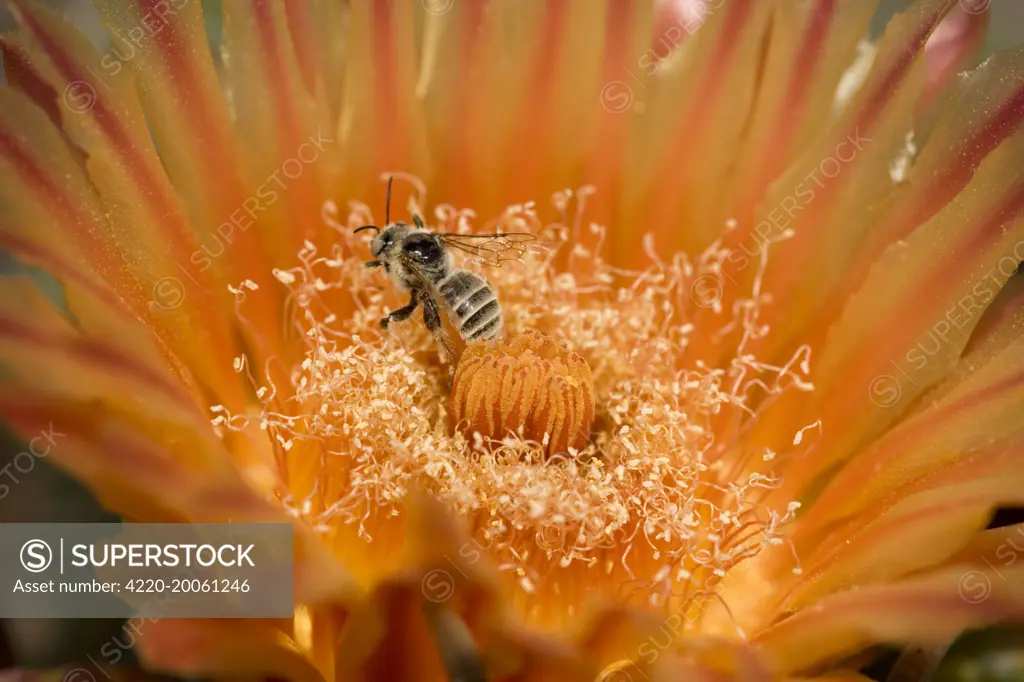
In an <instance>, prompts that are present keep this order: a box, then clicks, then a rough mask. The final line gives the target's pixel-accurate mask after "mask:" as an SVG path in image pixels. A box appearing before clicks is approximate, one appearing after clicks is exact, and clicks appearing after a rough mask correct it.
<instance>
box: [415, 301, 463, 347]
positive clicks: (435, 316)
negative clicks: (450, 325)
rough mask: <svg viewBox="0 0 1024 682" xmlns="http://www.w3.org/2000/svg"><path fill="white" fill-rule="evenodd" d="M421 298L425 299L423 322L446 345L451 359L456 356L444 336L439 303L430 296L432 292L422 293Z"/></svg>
mask: <svg viewBox="0 0 1024 682" xmlns="http://www.w3.org/2000/svg"><path fill="white" fill-rule="evenodd" d="M420 298H421V299H423V324H425V325H427V331H429V332H430V333H431V335H432V336H433V337H434V339H435V340H436V341H438V342H440V344H441V345H442V346H443V347H444V352H445V353H447V354H448V359H449V360H451V359H452V358H454V357H455V356H454V355H453V354H452V349H451V348H450V347H449V346H448V342H447V341H445V338H444V327H443V325H442V324H441V313H439V312H438V310H437V304H436V303H434V299H433V298H431V297H430V294H428V293H427V292H425V291H424V292H423V293H421V294H420Z"/></svg>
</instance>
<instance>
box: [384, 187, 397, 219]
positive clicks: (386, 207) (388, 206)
mask: <svg viewBox="0 0 1024 682" xmlns="http://www.w3.org/2000/svg"><path fill="white" fill-rule="evenodd" d="M394 181H395V176H393V175H390V176H388V194H387V198H386V199H385V200H384V225H385V226H388V225H390V224H391V183H392V182H394Z"/></svg>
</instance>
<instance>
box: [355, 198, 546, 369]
mask: <svg viewBox="0 0 1024 682" xmlns="http://www.w3.org/2000/svg"><path fill="white" fill-rule="evenodd" d="M392 180H393V178H392V179H389V180H388V190H387V200H386V204H385V208H384V229H381V228H379V227H378V226H376V225H363V226H362V227H359V228H356V230H355V232H362V231H363V230H376V232H377V234H376V235H375V236H374V238H373V242H372V243H371V245H370V253H371V255H372V256H373V258H374V259H373V260H371V261H368V262H367V263H366V264H365V265H366V267H367V268H379V267H383V268H384V270H385V271H386V272H387V273H388V275H390V276H391V280H392V281H393V282H394V283H395V286H396V287H398V289H399V290H401V291H407V292H409V293H410V300H409V303H408V305H406V306H404V307H402V308H398V309H397V310H392V311H391V312H389V313H388V314H387V315H385V316H384V317H383V318H381V320H380V325H381V327H383V328H384V329H387V328H388V325H389V324H390V323H391V322H402V321H404V320H407V319H409V317H410V316H411V315H412V314H413V313H414V312H415V311H416V308H417V307H419V306H421V305H422V306H423V322H424V324H425V325H426V327H427V330H428V331H430V333H431V335H433V337H434V339H435V340H437V341H438V342H440V343H441V345H442V346H443V347H444V349H445V351H446V352H447V354H448V357H449V358H451V357H453V355H452V352H451V348H450V347H449V346H448V343H447V342H446V341H445V339H444V330H443V328H442V324H441V313H442V312H444V314H445V315H447V316H448V319H449V320H451V322H452V324H453V326H454V327H455V328H456V329H457V330H458V332H459V335H460V336H461V337H462V338H463V339H464V340H466V341H475V340H482V339H496V338H500V337H501V336H502V334H503V332H504V325H503V323H502V317H501V304H500V303H498V298H497V296H495V294H494V290H493V289H492V288H491V286H490V284H488V283H487V280H486V279H484V278H483V277H481V276H480V275H478V274H476V273H474V272H470V271H469V270H465V269H463V268H456V267H455V266H454V259H453V256H452V253H451V250H452V249H455V250H458V251H462V252H464V253H468V254H470V255H472V256H474V257H476V258H478V259H480V260H482V261H483V262H484V263H486V264H489V265H493V266H500V265H501V264H502V263H504V262H506V261H510V260H518V259H519V258H521V257H522V256H523V254H525V253H526V250H527V248H528V247H527V243H528V242H530V241H533V240H534V239H536V237H534V235H532V234H529V233H526V232H503V233H495V234H457V233H452V232H443V233H442V232H431V231H429V230H427V228H426V226H425V225H424V224H423V220H422V219H420V217H419V216H418V215H413V218H412V219H413V224H412V225H409V224H408V223H403V222H395V223H393V224H392V223H391V217H390V212H391V182H392Z"/></svg>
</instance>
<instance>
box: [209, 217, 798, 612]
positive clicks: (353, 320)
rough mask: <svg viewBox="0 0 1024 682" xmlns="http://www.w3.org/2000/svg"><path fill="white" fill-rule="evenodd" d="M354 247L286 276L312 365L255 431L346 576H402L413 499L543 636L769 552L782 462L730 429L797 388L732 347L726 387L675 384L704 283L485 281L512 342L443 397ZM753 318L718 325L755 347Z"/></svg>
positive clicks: (422, 340)
mask: <svg viewBox="0 0 1024 682" xmlns="http://www.w3.org/2000/svg"><path fill="white" fill-rule="evenodd" d="M563 205H564V202H563ZM447 215H449V216H457V215H458V214H457V213H456V212H454V211H451V210H449V211H448V213H447ZM365 218H366V216H362V215H359V216H352V217H351V218H350V222H351V224H352V225H359V224H365V223H366V222H367V221H366V220H365ZM517 221H518V223H517ZM524 221H525V222H526V223H528V224H529V225H530V226H531V228H532V229H533V230H536V231H540V230H541V227H540V221H539V220H538V219H537V217H536V215H535V214H534V213H533V212H532V209H531V208H530V207H522V206H518V207H513V208H511V209H509V211H508V212H507V213H506V214H505V216H503V217H502V222H501V225H500V226H499V227H500V229H501V230H503V231H522V229H523V226H522V222H524ZM568 222H569V221H568V220H566V221H564V222H563V223H561V224H556V225H554V226H548V227H547V228H545V229H544V230H543V231H544V234H543V235H541V236H542V238H548V239H549V241H550V239H552V238H556V237H554V235H557V234H559V233H560V232H561V233H565V232H568V230H565V229H563V228H564V224H566V223H568ZM456 227H457V226H456V225H454V224H453V225H440V226H435V229H437V230H438V231H454V230H455V229H456ZM488 231H491V230H488ZM595 231H596V232H598V236H599V238H600V236H601V235H600V229H599V228H595ZM359 236H360V235H357V236H356V237H355V238H354V237H353V236H352V235H351V234H347V233H346V234H343V235H342V240H343V242H344V245H343V246H344V249H345V252H346V253H347V254H348V255H346V256H342V255H341V253H332V254H331V256H330V257H322V256H318V255H317V254H316V252H315V250H313V249H312V247H311V246H310V247H309V248H307V249H306V250H305V251H303V252H302V253H301V254H300V262H301V265H300V266H299V267H297V268H295V269H294V270H292V271H290V272H287V273H278V278H279V279H280V280H281V281H282V282H283V283H284V284H285V286H287V287H288V288H289V289H290V296H289V300H290V301H291V302H292V303H293V308H294V321H295V324H297V325H298V326H300V327H301V329H302V331H303V339H304V341H305V344H306V347H305V357H304V359H303V360H302V362H301V363H300V364H299V365H298V366H296V367H295V368H294V369H293V371H292V375H291V381H290V384H291V386H290V387H288V390H285V389H284V388H283V387H276V389H275V395H274V396H273V399H272V400H271V399H270V398H265V405H264V409H263V412H262V413H261V414H260V416H259V420H260V425H261V427H262V428H263V429H265V430H266V431H268V432H269V434H270V436H271V438H272V442H273V443H274V447H275V448H276V451H277V454H278V463H279V464H278V466H279V469H280V472H281V478H282V481H283V485H284V486H285V487H286V491H285V492H284V493H282V495H281V498H282V501H283V503H284V504H286V505H287V506H289V507H290V508H291V509H293V510H294V512H295V513H296V514H297V515H301V516H303V517H304V518H306V519H308V520H309V522H310V523H311V524H313V525H314V526H316V527H318V528H320V529H322V530H323V532H324V533H325V536H327V537H328V538H329V539H330V540H332V541H333V542H334V543H335V544H336V546H337V547H338V551H339V552H340V553H343V555H344V557H345V561H346V563H347V564H348V565H350V566H353V568H354V571H355V572H356V574H357V576H359V577H363V578H365V579H366V580H367V581H368V582H369V581H372V580H374V579H379V578H381V577H382V576H383V575H384V574H386V573H387V572H388V571H390V570H397V569H399V568H400V567H402V561H403V560H404V558H403V557H402V555H401V551H400V550H399V548H398V546H397V544H398V543H400V542H401V538H403V534H404V532H405V529H404V527H403V524H404V516H403V500H404V499H405V496H406V495H407V494H408V493H409V491H410V490H411V489H413V488H417V487H420V488H423V487H425V488H427V489H429V490H430V491H431V492H432V493H433V494H434V495H436V496H437V497H438V498H439V499H441V500H442V501H444V502H445V503H446V504H447V505H448V506H449V507H450V508H451V510H452V512H453V513H454V514H455V515H456V517H458V518H461V519H465V520H468V521H469V526H470V528H469V530H470V532H471V534H472V538H473V540H472V542H473V543H474V545H475V547H474V548H472V550H473V551H472V552H469V553H468V554H469V555H472V556H477V557H479V556H482V555H484V554H486V555H487V556H488V557H489V559H490V563H491V564H492V565H494V566H497V567H498V569H499V571H500V574H501V575H502V576H504V577H505V578H506V579H507V582H506V587H507V590H508V591H509V594H510V596H511V597H512V603H514V604H517V605H518V608H519V610H520V612H521V614H522V615H523V616H524V617H525V618H526V619H528V620H529V621H531V622H533V623H534V624H538V625H549V626H561V625H564V624H565V623H567V622H570V621H571V620H573V619H574V618H575V617H576V615H577V610H578V609H579V606H580V604H584V603H586V602H587V601H588V600H590V599H593V598H598V599H600V598H601V597H606V598H610V599H615V600H617V601H618V602H620V603H621V602H635V603H644V604H645V605H648V606H649V605H652V604H653V605H656V606H663V607H665V608H671V609H675V610H677V611H678V610H679V609H681V608H682V609H686V608H688V607H689V605H691V604H693V603H695V602H696V600H698V599H700V598H701V597H702V595H707V594H708V593H709V592H710V590H712V589H713V587H714V585H715V584H716V583H717V582H718V581H720V580H721V579H722V578H723V577H724V576H725V575H726V573H727V572H728V571H729V570H730V568H732V567H733V566H735V565H736V564H737V563H739V562H741V561H743V560H744V559H746V558H749V557H751V556H753V555H754V554H756V553H757V552H759V551H760V550H761V549H762V548H763V547H764V546H766V545H767V544H771V543H776V542H779V541H780V540H779V528H780V526H781V525H782V524H784V523H785V522H787V521H788V520H789V519H790V518H792V516H793V513H794V509H795V505H794V504H792V503H791V504H789V505H788V506H784V507H783V508H781V509H777V508H771V507H769V506H767V505H766V503H765V501H764V499H765V496H766V493H767V492H768V491H770V490H772V489H774V488H775V487H776V486H777V484H778V478H777V475H776V473H775V472H774V471H773V470H772V469H771V468H770V467H771V466H773V464H771V462H772V461H773V460H774V459H775V455H776V453H775V452H773V451H771V450H770V449H767V448H758V447H754V446H752V444H750V443H746V442H744V441H743V440H742V439H740V438H739V437H738V436H737V433H738V432H739V429H738V427H737V424H739V423H740V421H741V419H742V418H743V417H744V416H745V415H748V414H752V413H753V410H752V408H750V407H748V406H747V404H746V403H747V401H748V400H749V396H750V394H751V393H752V392H754V391H758V390H760V391H765V392H767V393H769V394H771V393H778V392H781V391H782V390H783V389H784V388H792V387H794V386H796V387H797V388H801V387H804V386H806V385H805V384H801V382H800V380H799V378H798V377H796V376H795V374H794V373H793V371H792V367H791V366H792V365H793V364H796V363H790V364H789V365H787V366H786V367H772V366H769V365H765V364H763V363H758V362H756V361H755V359H754V358H752V357H750V356H749V354H746V353H744V352H743V350H742V343H741V347H740V348H739V350H737V352H736V353H735V357H734V358H733V359H732V360H731V361H730V362H728V363H726V364H724V365H722V366H720V367H716V368H710V367H706V366H703V365H700V364H699V363H698V364H697V365H695V366H687V364H686V360H685V352H684V351H685V349H686V348H687V346H688V345H689V344H690V343H691V342H692V341H693V340H694V339H695V338H697V336H696V335H699V334H703V335H705V336H706V335H709V334H711V333H713V332H718V331H719V327H716V328H715V329H714V330H708V329H701V330H697V329H696V328H695V325H694V324H692V322H690V320H691V319H692V318H693V317H694V316H695V315H696V313H697V312H700V310H699V308H700V307H701V306H703V305H704V304H705V301H703V297H702V295H695V294H694V288H693V285H694V284H695V282H696V281H698V280H702V278H706V277H707V272H706V271H705V270H702V269H701V268H702V267H703V266H700V265H699V264H698V266H697V267H694V266H693V265H691V263H690V262H688V261H687V260H686V259H685V257H682V256H680V257H677V258H675V259H673V260H672V261H671V262H670V263H665V262H662V261H656V262H654V263H653V264H652V265H651V267H650V268H648V269H647V270H645V271H644V272H640V273H635V274H633V275H632V278H633V281H632V283H631V284H630V285H628V286H620V287H616V288H613V287H612V286H611V285H610V282H611V281H612V280H613V278H614V277H622V276H623V273H622V272H621V271H615V272H613V271H612V270H611V269H610V268H609V267H607V266H606V265H605V264H604V262H603V261H602V260H601V258H600V256H599V254H595V253H592V252H587V251H586V250H585V249H584V250H582V253H581V249H578V248H575V246H576V245H573V244H563V245H562V246H561V247H560V248H558V249H554V250H552V251H551V252H549V253H546V254H536V253H534V254H529V255H527V256H526V257H524V258H523V260H522V262H519V263H512V264H510V265H507V266H503V267H502V268H500V269H498V270H486V271H482V272H483V274H484V275H485V276H486V277H487V278H488V280H489V281H490V284H491V286H492V288H493V289H494V290H495V292H496V294H497V296H498V298H499V300H500V301H501V302H502V307H503V310H504V311H505V312H504V314H505V327H506V330H507V332H506V333H507V339H508V340H507V341H505V342H502V343H497V344H469V346H468V347H467V349H466V350H465V351H464V352H463V355H462V357H461V360H460V362H459V365H458V369H457V371H456V372H455V374H454V377H453V381H452V383H451V386H450V387H449V385H448V384H449V370H448V368H447V367H446V366H444V365H442V364H440V362H439V360H438V353H437V349H436V347H435V344H434V341H433V339H432V338H431V336H430V334H429V333H428V332H427V331H426V330H425V328H424V327H423V326H422V325H421V324H419V323H417V322H412V321H409V322H405V323H402V324H394V325H392V326H391V327H390V329H389V330H388V331H387V332H382V331H381V329H380V326H379V324H378V322H379V320H380V318H381V317H383V316H384V314H385V313H386V312H387V310H393V309H395V308H396V307H399V306H401V305H403V304H404V303H405V301H402V300H400V299H399V298H398V297H397V296H396V294H395V292H394V291H393V288H392V287H391V286H390V283H389V282H388V281H386V279H385V278H384V277H383V276H380V277H381V279H379V280H378V279H376V277H377V276H379V275H376V274H368V273H367V272H366V271H365V270H364V269H363V268H362V261H364V260H365V258H364V257H363V256H364V255H365V254H364V253H362V252H361V250H365V245H364V244H362V242H361V240H360V239H359V238H358V237H359ZM567 251H571V253H572V255H571V257H570V258H568V259H566V257H565V256H566V252H567ZM567 260H568V262H569V263H571V267H569V268H568V269H567V266H566V265H565V263H566V262H567ZM705 260H708V259H702V260H701V261H699V262H700V263H703V262H704V261H705ZM559 263H560V264H561V266H558V264H559ZM465 266H466V267H474V265H473V264H472V263H469V264H465ZM581 273H585V274H581ZM578 276H579V277H583V278H584V279H585V281H581V282H578V281H577V277H578ZM374 285H377V286H379V287H380V288H374ZM757 304H758V302H757V301H754V302H752V303H751V305H750V306H747V308H745V312H744V314H743V315H742V316H741V319H739V320H732V319H730V320H725V321H723V324H722V325H721V326H728V327H730V328H732V329H736V328H743V327H744V326H745V325H746V326H749V327H753V326H756V315H751V314H750V311H751V310H752V309H754V308H756V305H757ZM744 338H745V337H744ZM262 395H264V396H266V395H268V391H267V389H266V388H265V387H264V389H263V394H262ZM762 397H763V396H762ZM763 402H765V403H768V402H771V401H763ZM250 421H251V420H250ZM225 423H227V424H234V425H236V427H237V428H244V426H245V420H244V419H242V420H239V419H237V418H236V419H234V420H232V419H231V418H230V416H228V418H227V419H226V420H225ZM452 425H456V426H458V428H456V429H454V430H453V429H452V428H451V427H452ZM474 433H479V434H480V436H474V435H473V434H474ZM488 438H489V439H490V441H489V442H487V446H488V447H486V448H483V447H481V445H483V443H482V442H481V441H483V440H485V439H488ZM463 558H465V557H463Z"/></svg>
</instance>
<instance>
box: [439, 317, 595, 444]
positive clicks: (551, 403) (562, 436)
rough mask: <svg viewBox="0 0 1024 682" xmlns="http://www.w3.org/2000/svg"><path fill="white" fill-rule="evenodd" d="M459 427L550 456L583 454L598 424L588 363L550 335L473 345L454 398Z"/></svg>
mask: <svg viewBox="0 0 1024 682" xmlns="http://www.w3.org/2000/svg"><path fill="white" fill-rule="evenodd" d="M449 405H450V409H451V414H452V417H453V420H454V422H455V424H456V427H457V428H459V429H461V430H465V431H466V432H467V433H470V434H472V433H474V432H476V433H479V434H481V435H482V436H484V437H487V438H491V439H494V440H501V439H503V438H505V437H506V436H508V435H509V434H510V433H516V434H519V435H520V436H522V437H523V438H525V439H526V440H533V441H537V442H538V443H540V444H541V446H542V450H543V452H544V453H545V454H546V455H547V456H551V455H554V454H559V453H565V452H568V451H569V448H574V449H576V450H582V449H583V448H584V447H585V446H586V444H587V439H588V438H589V437H590V425H591V423H592V422H593V420H594V381H593V378H592V377H591V375H590V367H589V365H587V362H586V361H585V360H584V359H583V358H581V357H580V356H579V355H577V354H576V353H574V352H572V351H571V350H569V348H568V347H567V346H566V345H565V344H561V343H558V342H557V341H555V340H554V339H551V338H549V337H547V336H545V335H544V334H541V333H539V332H535V331H526V332H524V333H523V334H519V335H518V336H514V337H512V338H511V339H509V340H506V341H501V342H499V343H496V344H492V343H486V342H477V343H471V344H470V345H469V346H468V347H467V348H466V350H465V352H464V353H463V355H462V358H461V359H460V361H459V365H458V367H457V368H456V370H455V380H454V383H453V385H452V391H451V397H450V398H449Z"/></svg>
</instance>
